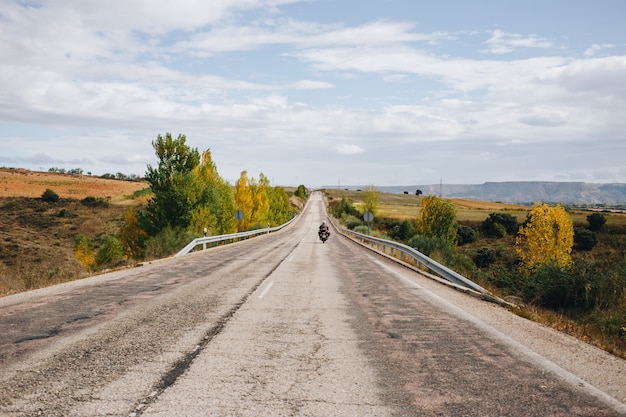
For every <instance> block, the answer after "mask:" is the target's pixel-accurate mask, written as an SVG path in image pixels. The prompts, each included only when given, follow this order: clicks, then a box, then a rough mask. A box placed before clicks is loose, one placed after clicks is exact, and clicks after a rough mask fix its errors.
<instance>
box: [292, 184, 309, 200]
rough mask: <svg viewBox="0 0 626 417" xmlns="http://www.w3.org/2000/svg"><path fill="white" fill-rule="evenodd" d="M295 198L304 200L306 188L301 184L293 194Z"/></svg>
mask: <svg viewBox="0 0 626 417" xmlns="http://www.w3.org/2000/svg"><path fill="white" fill-rule="evenodd" d="M293 194H294V195H295V196H296V197H300V198H301V199H303V200H306V195H307V193H306V187H305V186H304V185H302V184H300V185H298V189H297V190H296V192H295V193H293Z"/></svg>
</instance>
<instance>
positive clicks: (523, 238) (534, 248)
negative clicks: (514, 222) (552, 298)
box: [515, 203, 574, 271]
mask: <svg viewBox="0 0 626 417" xmlns="http://www.w3.org/2000/svg"><path fill="white" fill-rule="evenodd" d="M515 245H516V251H517V254H518V255H519V256H520V259H521V265H522V267H523V268H524V269H526V270H527V271H530V270H532V269H534V268H536V267H538V266H540V265H545V264H550V263H553V264H555V265H557V266H559V267H561V268H567V267H569V266H571V265H572V258H571V253H572V247H573V246H574V226H573V223H572V219H571V218H570V216H569V214H568V213H567V212H566V211H565V209H564V208H563V207H562V206H561V205H558V204H557V205H556V207H554V208H551V207H550V206H548V205H547V204H543V203H535V205H534V206H533V208H532V210H531V211H530V213H529V214H528V222H527V224H526V225H525V226H523V227H522V228H521V229H520V231H519V234H518V235H517V237H516V239H515Z"/></svg>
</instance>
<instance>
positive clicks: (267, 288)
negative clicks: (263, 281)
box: [259, 281, 274, 298]
mask: <svg viewBox="0 0 626 417" xmlns="http://www.w3.org/2000/svg"><path fill="white" fill-rule="evenodd" d="M272 285H274V281H270V283H269V284H267V287H265V289H264V290H263V292H262V293H261V295H259V298H263V297H265V294H267V292H268V291H269V290H270V288H272Z"/></svg>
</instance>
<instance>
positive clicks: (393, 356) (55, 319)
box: [0, 194, 626, 416]
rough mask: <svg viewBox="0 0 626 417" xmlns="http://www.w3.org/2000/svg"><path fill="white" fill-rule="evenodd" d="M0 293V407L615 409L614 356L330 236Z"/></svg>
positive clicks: (311, 233) (617, 378)
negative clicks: (16, 292) (2, 295)
mask: <svg viewBox="0 0 626 417" xmlns="http://www.w3.org/2000/svg"><path fill="white" fill-rule="evenodd" d="M324 217H325V214H324V209H323V204H322V200H321V195H320V194H314V195H313V196H312V197H311V200H310V202H309V204H308V206H307V209H306V210H305V212H304V213H303V214H302V216H300V218H299V219H298V221H297V222H296V223H295V224H294V225H293V226H291V227H289V228H288V229H286V230H284V231H281V232H279V233H276V234H271V235H266V236H262V237H259V238H254V239H251V240H248V241H244V242H240V243H237V244H233V245H227V246H224V247H220V248H215V249H210V250H207V251H204V252H201V253H194V254H191V255H188V256H185V257H183V258H176V259H170V260H166V261H162V262H156V263H153V264H150V265H146V266H143V267H139V268H135V269H132V270H128V271H122V272H116V273H113V274H107V275H103V276H100V277H95V278H90V279H87V280H83V281H79V282H76V283H71V284H65V285H63V286H57V287H53V288H48V289H44V290H39V291H33V292H29V293H25V294H20V295H17V296H11V297H5V298H2V299H0V370H1V374H0V415H11V416H13V415H15V416H27V415H28V416H30V415H49V416H113V415H115V416H128V415H135V416H139V415H143V416H259V415H261V416H274V415H276V416H331V415H332V416H348V415H350V416H414V415H415V416H417V415H419V416H431V415H432V416H436V415H437V416H448V415H458V416H461V415H462V416H507V415H508V416H520V415H533V416H535V415H536V416H545V415H551V416H572V415H580V416H618V415H626V406H624V403H623V401H626V362H625V361H622V360H619V359H617V358H615V357H612V356H610V355H608V354H606V352H602V351H600V350H598V349H595V348H593V347H591V346H589V345H586V344H584V343H580V342H578V341H576V340H574V339H572V338H569V337H567V336H564V335H561V334H558V333H556V332H553V331H551V330H550V329H546V328H544V327H542V326H538V325H536V324H534V323H531V322H528V321H526V320H524V319H522V318H520V317H517V316H515V315H513V314H511V313H510V312H508V311H506V310H504V309H502V308H500V307H498V306H495V305H492V304H489V303H486V302H483V301H480V300H478V299H475V298H472V297H469V296H467V295H465V294H462V293H459V292H455V291H453V290H451V289H449V288H447V287H445V286H442V285H440V284H437V283H435V282H433V281H431V280H429V279H427V278H425V277H422V276H420V275H418V274H416V273H415V272H412V271H410V270H408V269H406V268H403V267H401V266H398V265H396V264H394V263H393V262H390V261H388V260H386V259H384V258H382V257H380V256H378V255H376V254H374V253H372V252H370V251H368V250H365V249H363V248H361V247H359V246H358V245H356V244H354V243H352V242H351V241H349V240H348V239H346V238H343V237H341V236H338V235H337V233H333V235H332V236H331V238H330V240H329V241H328V242H327V243H326V244H322V243H321V242H320V241H319V240H318V239H317V236H316V230H317V226H318V225H319V223H321V221H322V220H323V219H324Z"/></svg>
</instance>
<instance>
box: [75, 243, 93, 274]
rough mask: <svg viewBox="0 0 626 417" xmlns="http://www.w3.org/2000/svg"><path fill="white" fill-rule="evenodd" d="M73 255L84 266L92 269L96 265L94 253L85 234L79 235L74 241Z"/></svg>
mask: <svg viewBox="0 0 626 417" xmlns="http://www.w3.org/2000/svg"><path fill="white" fill-rule="evenodd" d="M74 255H76V259H78V262H80V263H81V264H82V265H83V266H84V267H85V268H87V269H92V268H93V267H94V266H95V265H96V255H95V254H94V251H93V249H92V248H91V245H90V244H89V239H88V238H87V236H85V235H79V236H78V237H77V238H76V242H75V243H74Z"/></svg>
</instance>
